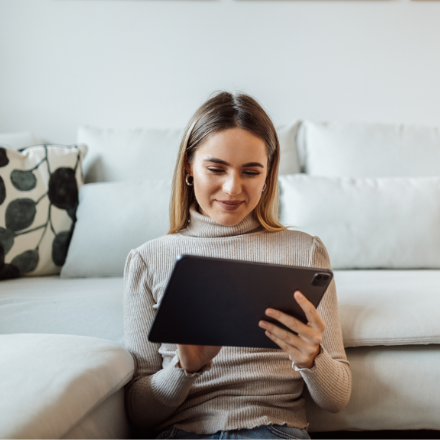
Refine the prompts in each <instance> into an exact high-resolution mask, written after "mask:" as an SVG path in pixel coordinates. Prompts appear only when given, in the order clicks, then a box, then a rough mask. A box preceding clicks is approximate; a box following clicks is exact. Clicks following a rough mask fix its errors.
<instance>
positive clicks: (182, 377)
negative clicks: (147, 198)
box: [123, 250, 212, 429]
mask: <svg viewBox="0 0 440 440" xmlns="http://www.w3.org/2000/svg"><path fill="white" fill-rule="evenodd" d="M148 279H149V276H148V267H147V265H146V264H145V262H144V260H143V259H142V257H141V256H140V255H139V253H138V252H137V251H136V250H132V251H131V252H130V253H129V254H128V256H127V259H126V262H125V269H124V294H123V314H124V341H125V347H126V348H127V350H128V351H129V352H130V353H131V355H132V356H133V358H134V361H135V372H134V375H133V378H132V380H131V381H130V382H129V383H128V384H127V385H126V389H125V407H126V411H127V415H128V418H129V419H130V421H131V422H132V423H133V424H134V425H135V426H136V427H137V428H139V429H146V428H154V427H155V426H156V425H158V424H159V423H161V422H163V421H164V420H166V419H167V418H168V417H169V416H170V415H171V414H172V413H174V412H175V411H176V409H177V408H178V407H179V406H180V405H181V404H182V403H183V402H184V401H185V399H186V398H187V396H188V393H189V391H190V389H191V386H192V384H193V383H194V382H195V381H196V380H197V378H198V377H199V376H200V375H201V374H202V373H203V372H204V371H208V370H210V369H211V367H212V361H211V362H210V363H208V364H207V365H205V366H204V367H203V368H202V369H201V370H199V371H198V372H195V373H192V374H190V373H188V372H187V371H186V370H184V369H183V368H180V367H179V366H178V365H179V364H178V362H179V359H178V356H177V354H176V355H175V356H174V358H173V359H172V361H171V362H170V363H169V364H168V365H167V366H166V367H165V368H162V362H163V359H162V355H161V354H160V353H159V352H158V350H159V348H160V345H161V344H159V343H154V342H150V341H149V340H148V338H147V335H148V331H149V329H150V326H151V323H152V321H153V318H154V314H155V310H154V309H153V305H155V301H154V298H153V295H152V293H151V290H150V288H149V285H148Z"/></svg>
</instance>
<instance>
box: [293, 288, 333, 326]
mask: <svg viewBox="0 0 440 440" xmlns="http://www.w3.org/2000/svg"><path fill="white" fill-rule="evenodd" d="M293 297H294V298H295V300H296V302H297V303H298V304H299V306H300V307H301V308H302V309H303V311H304V313H305V315H306V318H307V321H308V322H309V324H310V326H311V327H314V328H317V329H319V330H321V331H324V328H325V324H324V321H323V320H322V318H321V315H320V314H319V313H318V311H317V310H316V308H315V306H314V305H313V304H312V303H311V302H310V301H309V300H308V299H307V298H306V297H305V296H304V295H303V294H302V293H301V292H300V291H299V290H297V291H296V292H295V293H294V294H293Z"/></svg>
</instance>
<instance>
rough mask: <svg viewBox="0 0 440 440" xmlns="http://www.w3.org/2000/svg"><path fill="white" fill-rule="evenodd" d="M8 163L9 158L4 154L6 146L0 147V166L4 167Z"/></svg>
mask: <svg viewBox="0 0 440 440" xmlns="http://www.w3.org/2000/svg"><path fill="white" fill-rule="evenodd" d="M8 163H9V159H8V156H7V155H6V148H3V147H0V168H1V167H5V166H6V165H7V164H8Z"/></svg>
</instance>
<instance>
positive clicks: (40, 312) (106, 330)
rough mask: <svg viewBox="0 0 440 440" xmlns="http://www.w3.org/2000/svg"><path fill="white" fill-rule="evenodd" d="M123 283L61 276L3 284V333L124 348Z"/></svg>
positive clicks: (0, 322) (0, 310)
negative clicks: (91, 339) (79, 339)
mask: <svg viewBox="0 0 440 440" xmlns="http://www.w3.org/2000/svg"><path fill="white" fill-rule="evenodd" d="M122 291H123V280H122V277H120V278H77V279H68V280H64V279H61V278H60V276H59V275H51V276H45V277H32V278H30V277H29V278H25V277H23V278H16V279H13V280H6V281H2V282H1V289H0V334H4V333H8V334H9V333H58V334H69V335H78V336H92V337H95V338H103V339H110V340H111V341H114V342H118V343H119V344H122V345H123V344H124V329H123V322H122Z"/></svg>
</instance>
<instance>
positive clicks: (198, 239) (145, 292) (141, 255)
mask: <svg viewBox="0 0 440 440" xmlns="http://www.w3.org/2000/svg"><path fill="white" fill-rule="evenodd" d="M179 254H193V255H203V256H208V257H219V258H232V259H237V260H247V261H257V262H267V263H275V264H290V265H294V266H305V267H308V266H312V267H322V268H328V269H330V268H331V267H330V261H329V257H328V254H327V251H326V249H325V247H324V245H323V244H322V242H321V240H320V239H319V238H318V237H312V236H310V235H308V234H306V233H303V232H299V231H291V230H285V231H280V232H268V231H266V230H264V229H263V228H262V227H261V226H260V224H259V222H258V221H257V220H256V219H255V218H254V216H253V213H251V214H249V215H248V216H247V217H246V218H244V219H243V220H242V221H241V222H240V223H238V224H237V225H234V226H223V225H220V224H218V223H216V222H215V221H214V220H213V219H212V218H210V217H207V216H204V215H202V214H200V213H199V212H197V210H196V202H194V203H193V204H192V206H191V208H190V223H189V225H188V227H187V228H186V229H184V230H183V231H181V232H180V233H178V234H172V235H166V236H163V237H160V238H157V239H155V240H151V241H149V242H147V243H145V244H143V245H141V246H139V247H138V248H136V249H133V250H132V251H131V252H130V253H129V255H128V257H127V260H126V264H125V272H124V337H125V345H126V347H127V349H128V350H129V351H130V353H131V354H132V355H133V357H134V359H135V363H136V369H135V373H134V376H133V379H132V380H131V381H130V382H129V383H128V384H127V386H126V409H127V413H128V416H129V418H130V420H131V421H132V422H133V423H134V424H135V425H136V426H137V427H139V428H153V429H154V430H156V431H162V430H164V429H167V428H171V427H173V426H174V427H176V428H178V429H183V430H185V431H188V432H194V433H197V434H212V433H215V432H217V431H219V430H222V431H225V430H231V429H242V428H254V427H256V426H260V425H269V424H280V425H282V424H287V425H288V426H292V427H297V428H307V427H308V423H307V419H306V413H305V401H304V397H302V396H301V393H302V391H303V387H304V383H305V384H306V385H307V387H308V389H309V392H310V394H311V397H312V398H313V400H314V401H315V402H316V404H317V405H319V406H320V407H321V408H323V409H325V410H327V411H331V412H337V411H340V410H341V409H342V408H343V407H344V406H345V405H346V404H347V402H348V400H349V398H350V394H351V371H350V366H349V363H348V361H347V357H346V354H345V351H344V346H343V342H342V332H341V325H340V321H339V315H338V306H337V298H336V288H335V283H334V280H333V281H332V282H331V284H330V286H329V288H328V289H327V291H326V293H325V294H324V297H323V299H322V301H321V303H320V304H319V306H318V312H319V313H320V315H321V317H322V319H323V320H324V322H325V324H326V328H325V331H324V334H323V339H322V344H321V352H320V354H318V356H317V357H316V358H315V365H314V366H313V367H312V368H311V369H307V368H303V369H300V368H298V367H296V366H295V365H294V364H293V363H292V362H291V361H290V360H289V357H288V356H289V355H288V354H287V353H285V352H283V351H282V350H281V349H267V348H246V347H222V349H221V350H220V353H219V354H218V355H217V356H216V357H215V358H214V359H213V361H211V362H210V363H209V364H207V365H206V366H205V367H203V368H202V369H201V370H200V371H199V372H197V373H193V374H189V373H188V372H186V371H185V370H184V369H182V368H180V367H179V364H178V361H179V359H178V357H177V354H176V349H177V345H176V344H159V343H152V342H150V341H148V339H147V334H148V331H149V329H150V326H151V323H152V321H153V318H154V314H155V311H156V308H157V307H158V304H159V303H160V300H161V298H162V295H163V292H164V289H165V286H166V284H167V281H168V278H169V276H170V274H171V271H172V269H173V266H174V262H175V260H176V258H177V256H178V255H179ZM262 331H263V330H262Z"/></svg>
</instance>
